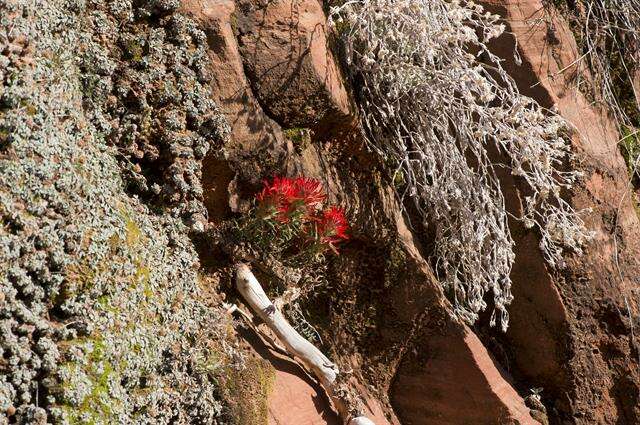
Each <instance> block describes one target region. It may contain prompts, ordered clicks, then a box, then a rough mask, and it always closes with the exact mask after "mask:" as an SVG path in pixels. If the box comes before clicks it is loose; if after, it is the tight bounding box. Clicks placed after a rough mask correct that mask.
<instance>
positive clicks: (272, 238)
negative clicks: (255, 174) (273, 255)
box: [252, 177, 349, 256]
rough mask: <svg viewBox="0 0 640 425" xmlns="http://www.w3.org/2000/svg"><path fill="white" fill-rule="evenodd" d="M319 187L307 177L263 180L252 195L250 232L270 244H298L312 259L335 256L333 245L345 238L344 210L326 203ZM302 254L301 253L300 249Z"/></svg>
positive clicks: (335, 251)
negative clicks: (252, 231) (257, 191)
mask: <svg viewBox="0 0 640 425" xmlns="http://www.w3.org/2000/svg"><path fill="white" fill-rule="evenodd" d="M326 197H327V196H326V194H325V192H324V189H323V187H322V184H321V183H320V182H319V181H318V180H315V179H311V178H307V177H296V178H288V177H274V178H273V180H272V181H271V182H270V181H268V180H265V181H264V186H263V188H262V191H260V192H259V193H258V194H257V195H256V201H257V205H256V210H255V222H254V223H253V226H252V227H253V228H254V230H255V231H256V232H257V233H258V234H259V236H263V237H264V238H263V239H266V240H268V241H269V242H270V243H274V242H278V243H279V244H280V245H287V244H288V243H289V242H291V241H299V242H301V245H299V246H300V247H302V248H305V249H304V250H305V251H307V252H310V253H312V254H313V255H314V256H317V255H319V254H322V253H324V252H326V251H327V250H331V251H333V252H334V253H337V252H338V251H337V245H338V244H339V243H340V242H342V241H344V240H346V239H348V236H347V233H346V232H347V229H348V227H349V225H348V223H347V219H346V218H345V215H344V210H343V209H342V208H340V207H338V206H335V205H331V206H329V207H328V208H327V209H324V210H323V209H322V206H323V203H324V201H325V200H326ZM301 251H302V250H301Z"/></svg>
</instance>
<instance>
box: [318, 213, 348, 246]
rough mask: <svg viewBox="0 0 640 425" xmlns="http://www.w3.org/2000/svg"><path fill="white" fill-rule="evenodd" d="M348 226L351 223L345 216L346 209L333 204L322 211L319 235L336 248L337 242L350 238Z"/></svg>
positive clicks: (321, 239)
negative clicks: (347, 232)
mask: <svg viewBox="0 0 640 425" xmlns="http://www.w3.org/2000/svg"><path fill="white" fill-rule="evenodd" d="M348 228H349V224H348V223H347V219H346V218H345V216H344V210H343V209H342V208H340V207H336V206H331V207H330V208H329V209H327V210H324V211H323V212H322V217H321V218H320V221H319V222H318V236H319V237H320V241H321V242H322V243H326V244H328V245H329V246H330V247H331V248H334V249H335V245H336V244H337V243H339V242H341V241H343V240H346V239H349V237H348V236H347V234H346V231H347V229H348Z"/></svg>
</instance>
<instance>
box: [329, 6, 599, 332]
mask: <svg viewBox="0 0 640 425" xmlns="http://www.w3.org/2000/svg"><path fill="white" fill-rule="evenodd" d="M331 20H332V22H333V23H334V24H335V26H336V28H340V34H339V37H340V38H341V40H342V42H343V45H344V51H345V58H346V61H347V64H348V68H349V69H350V71H351V77H352V80H353V81H354V82H355V83H356V90H357V95H358V100H359V102H358V103H359V107H360V112H361V113H360V118H361V121H362V124H363V127H364V128H365V131H366V135H367V139H368V143H369V146H370V148H371V149H372V150H373V151H374V152H376V153H378V154H379V155H380V156H381V157H382V159H383V160H384V161H385V162H390V163H392V164H393V165H394V167H392V171H393V172H391V173H390V174H391V175H390V176H389V177H390V178H391V179H392V181H395V179H396V177H397V175H398V174H399V173H401V175H402V181H403V185H402V186H401V188H402V189H401V192H399V193H398V196H399V197H400V198H402V199H403V200H410V201H412V202H413V203H414V205H415V208H416V210H417V212H418V215H419V216H420V217H421V219H422V220H423V221H424V222H425V224H429V225H432V226H433V227H434V229H435V248H434V252H433V256H434V258H435V262H436V271H437V273H438V275H439V277H440V279H441V281H442V283H443V286H444V287H445V290H446V292H447V293H449V294H451V298H452V302H453V304H454V308H455V314H456V315H457V316H458V317H461V318H462V319H464V320H466V321H467V322H470V323H473V322H474V321H475V320H476V319H477V318H478V313H479V312H480V311H482V310H484V309H485V308H486V307H487V303H486V301H485V294H486V293H488V292H489V293H492V294H493V304H494V305H495V310H494V312H493V314H492V318H491V323H492V324H495V323H496V322H498V321H499V322H500V324H501V326H502V329H503V330H504V329H506V328H507V325H508V314H507V310H506V307H507V305H508V304H509V303H510V302H511V300H512V295H511V289H510V288H511V280H510V277H509V274H510V272H511V268H512V266H513V262H514V257H515V255H514V252H513V245H514V242H513V239H512V237H511V234H510V230H509V227H508V216H509V213H508V212H507V210H506V208H505V201H504V198H503V194H502V190H501V187H500V182H499V180H498V176H497V170H498V168H506V169H508V170H510V171H511V173H512V174H513V175H514V176H516V178H517V179H518V180H519V181H522V182H524V183H525V184H526V186H527V187H528V189H527V190H528V193H527V196H526V198H525V199H524V201H525V202H524V205H523V209H524V211H523V212H522V214H521V215H520V216H519V217H517V218H518V219H520V220H522V221H523V222H524V224H525V226H526V227H528V228H535V229H537V230H538V231H539V233H540V247H541V249H542V251H543V253H544V255H545V258H546V259H547V261H548V263H549V264H551V265H553V266H561V265H562V264H563V259H562V255H563V251H564V249H565V248H569V249H573V250H574V251H576V252H580V251H581V247H582V246H583V244H584V243H585V241H586V240H587V239H588V238H589V236H590V233H589V232H588V231H587V230H586V229H585V227H584V224H583V221H582V220H581V218H580V217H579V215H578V213H577V212H576V211H575V210H574V209H573V207H572V206H571V205H570V204H569V203H568V202H567V201H566V200H565V199H564V198H563V196H562V195H563V192H565V191H566V190H567V189H570V188H571V187H572V185H573V184H574V183H576V181H577V180H578V179H579V178H580V177H581V173H580V172H578V171H565V169H564V166H565V165H566V164H568V163H571V162H572V160H573V155H572V152H571V150H570V145H569V143H568V141H567V140H565V137H564V133H565V128H566V123H565V122H564V121H563V120H562V119H561V118H560V117H559V116H557V115H554V114H552V113H550V112H549V111H546V110H544V109H543V108H542V107H540V105H538V104H537V103H536V102H535V101H534V100H533V99H530V98H528V97H525V96H523V95H521V94H520V93H519V92H518V89H517V87H516V84H515V82H514V81H513V79H512V78H511V77H510V76H509V75H508V74H507V73H506V71H505V70H504V69H503V68H502V66H501V60H500V58H498V57H497V56H496V55H495V54H493V53H492V52H491V51H490V50H489V48H488V47H487V43H488V42H489V41H490V40H492V39H494V38H496V37H498V36H500V35H501V34H502V33H503V32H504V30H505V27H504V25H503V24H501V23H500V18H499V17H498V16H496V15H493V14H490V13H487V12H486V11H485V10H484V9H483V8H482V7H481V6H479V5H476V4H474V3H473V2H471V1H469V2H461V1H458V0H453V1H445V0H401V1H390V0H360V1H349V2H346V3H344V4H343V5H341V6H338V7H336V8H333V9H332V12H331ZM479 57H482V58H483V59H482V61H480V60H478V58H479ZM496 152H498V153H497V154H496Z"/></svg>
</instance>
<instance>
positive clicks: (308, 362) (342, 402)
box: [236, 263, 373, 425]
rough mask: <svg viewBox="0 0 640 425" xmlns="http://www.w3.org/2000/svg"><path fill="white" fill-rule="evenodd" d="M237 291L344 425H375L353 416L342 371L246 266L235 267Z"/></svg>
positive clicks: (360, 415) (359, 414)
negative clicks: (311, 379) (316, 382)
mask: <svg viewBox="0 0 640 425" xmlns="http://www.w3.org/2000/svg"><path fill="white" fill-rule="evenodd" d="M236 288H237V289H238V292H240V294H241V295H242V297H243V298H244V299H245V300H246V302H247V303H248V304H249V306H250V307H251V309H252V310H253V311H254V312H255V314H257V315H258V316H259V317H260V318H261V319H262V320H263V321H264V323H265V324H266V325H267V326H268V327H269V328H270V329H271V330H272V331H273V332H274V333H275V334H276V336H277V337H278V339H279V340H280V341H281V342H282V344H284V346H285V347H286V350H287V351H288V352H289V354H290V355H291V356H293V357H294V359H298V360H299V361H300V362H302V364H303V365H304V366H305V367H306V368H307V369H309V370H310V371H311V372H312V373H313V374H314V375H315V376H316V377H317V378H318V380H319V381H320V383H321V384H322V386H323V387H324V388H325V389H326V391H327V393H328V395H329V397H330V398H331V400H332V401H333V403H334V405H335V406H336V409H337V410H338V413H339V414H340V416H341V418H342V419H343V420H344V422H345V424H348V425H373V422H372V421H371V420H370V419H367V418H366V417H364V416H362V414H361V413H355V414H354V406H353V404H354V403H353V402H352V401H351V400H349V394H347V393H345V389H344V388H341V387H340V385H339V377H340V371H339V370H338V368H337V367H336V365H335V364H334V363H333V362H331V360H329V359H328V358H327V357H326V356H325V355H324V354H322V352H321V351H320V350H318V349H317V348H316V347H315V346H314V345H313V344H311V343H310V342H309V341H307V340H306V339H304V338H303V337H302V336H301V335H300V334H299V333H298V332H296V330H295V329H294V328H293V327H292V326H291V325H290V324H289V323H288V322H287V320H286V319H285V318H284V316H283V315H282V313H281V312H280V311H279V310H278V309H277V308H276V307H275V306H274V305H273V304H272V303H271V301H270V300H269V298H268V297H267V294H265V292H264V290H263V289H262V286H261V285H260V283H259V282H258V280H257V279H256V277H255V276H254V274H253V273H252V272H251V270H250V269H249V267H248V266H247V265H246V264H242V263H239V264H237V265H236ZM356 410H357V409H356Z"/></svg>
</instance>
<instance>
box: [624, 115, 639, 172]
mask: <svg viewBox="0 0 640 425" xmlns="http://www.w3.org/2000/svg"><path fill="white" fill-rule="evenodd" d="M620 151H621V152H622V156H623V157H624V160H625V162H626V163H627V168H628V170H629V175H631V176H634V175H638V173H639V172H640V170H638V167H639V164H640V130H637V129H634V128H630V127H626V126H623V127H622V139H621V140H620Z"/></svg>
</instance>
